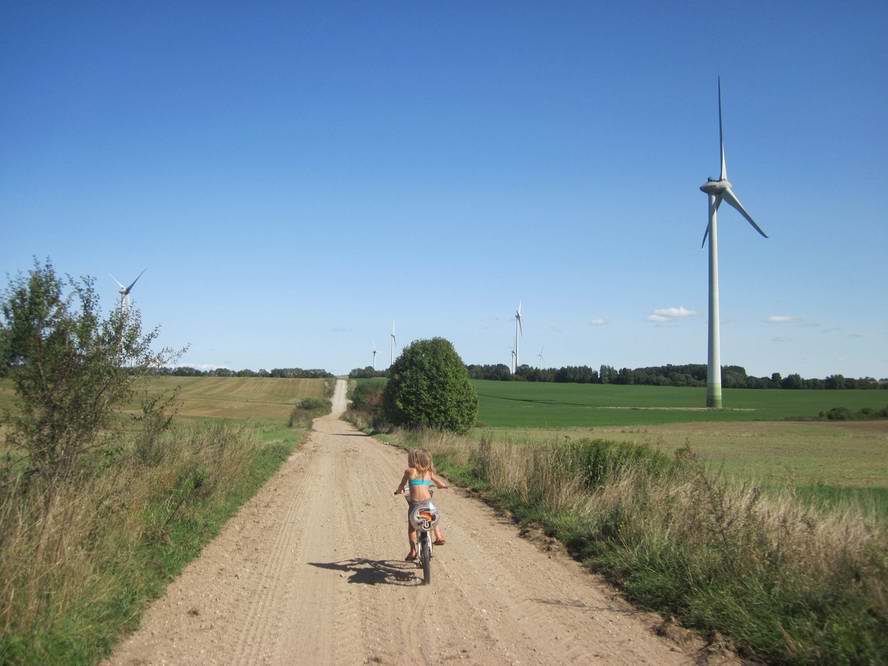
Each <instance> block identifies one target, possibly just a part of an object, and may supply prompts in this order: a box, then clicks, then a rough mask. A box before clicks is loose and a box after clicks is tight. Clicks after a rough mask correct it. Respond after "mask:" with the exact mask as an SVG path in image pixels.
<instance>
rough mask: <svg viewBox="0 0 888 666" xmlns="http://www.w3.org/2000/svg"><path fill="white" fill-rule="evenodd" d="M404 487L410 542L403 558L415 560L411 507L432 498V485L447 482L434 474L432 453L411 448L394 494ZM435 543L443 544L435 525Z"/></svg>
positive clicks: (397, 493) (443, 485) (442, 485)
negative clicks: (406, 489) (407, 551)
mask: <svg viewBox="0 0 888 666" xmlns="http://www.w3.org/2000/svg"><path fill="white" fill-rule="evenodd" d="M405 487H407V488H409V493H408V494H407V497H406V499H407V504H408V508H407V539H408V540H409V542H410V552H409V553H407V557H406V558H404V559H406V560H408V561H410V560H415V559H416V556H417V553H416V529H414V527H413V526H412V525H411V524H410V512H411V511H412V510H413V507H414V506H416V505H417V504H419V503H420V502H428V501H430V500H431V499H432V487H437V488H447V487H448V486H447V483H446V482H445V481H444V480H443V479H442V478H441V477H439V476H438V475H437V474H435V467H434V465H432V454H430V453H429V452H428V451H426V450H425V449H411V450H410V451H409V452H408V454H407V469H406V470H404V476H402V477H401V483H399V484H398V488H397V490H395V495H399V494H401V493H402V492H404V489H405ZM434 534H435V542H434V543H435V545H436V546H443V545H444V535H443V534H442V533H441V530H440V528H439V527H438V526H437V525H436V526H435V530H434Z"/></svg>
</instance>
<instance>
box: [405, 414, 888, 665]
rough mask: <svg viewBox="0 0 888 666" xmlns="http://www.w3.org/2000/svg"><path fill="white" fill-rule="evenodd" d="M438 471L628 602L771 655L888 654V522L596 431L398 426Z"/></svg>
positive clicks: (799, 659)
mask: <svg viewBox="0 0 888 666" xmlns="http://www.w3.org/2000/svg"><path fill="white" fill-rule="evenodd" d="M395 439H396V441H397V442H398V443H399V444H400V445H402V446H422V447H424V448H427V449H429V450H430V451H431V452H432V453H433V455H434V456H435V461H436V463H437V465H438V467H439V469H441V470H442V471H443V472H444V473H446V474H448V475H449V476H450V477H451V478H452V479H453V480H455V481H457V482H459V483H462V484H464V485H468V486H471V487H474V488H476V489H478V490H480V491H482V492H483V493H484V494H485V496H486V497H487V498H488V499H489V500H490V501H493V502H495V503H497V504H498V505H500V506H504V507H506V508H508V509H510V510H511V511H512V512H513V513H514V515H516V517H518V518H519V519H521V520H523V521H526V522H531V523H536V524H539V525H541V526H542V527H543V528H544V529H545V530H546V531H547V533H549V534H550V535H552V536H556V537H558V538H559V539H561V540H562V541H563V542H564V543H565V544H566V545H567V547H568V549H569V550H570V551H571V552H572V553H573V554H574V556H575V557H577V558H579V559H581V560H582V561H584V562H585V563H586V564H587V565H589V566H590V567H591V568H593V569H595V570H596V571H599V572H602V573H604V574H605V575H606V576H608V577H609V578H610V579H611V580H612V581H614V582H615V583H616V584H618V585H620V586H621V587H622V589H623V590H624V591H625V593H626V595H627V596H628V597H629V598H631V599H633V600H634V601H635V602H636V603H638V604H640V605H642V606H644V607H647V608H651V609H655V610H658V611H660V612H662V613H665V614H667V615H672V616H675V617H677V618H679V619H680V620H681V621H682V622H683V623H684V624H685V625H687V626H690V627H694V628H697V629H699V630H701V631H702V632H704V633H705V634H708V635H710V636H714V635H715V634H716V632H718V633H720V634H723V635H726V636H729V637H730V638H731V639H732V640H733V642H734V644H735V646H736V649H737V650H738V651H739V652H740V653H741V654H743V655H746V656H749V657H754V658H759V659H765V660H767V661H771V662H774V663H793V664H815V663H817V664H819V663H853V664H874V663H886V662H888V534H886V530H885V527H884V525H883V524H881V523H879V522H878V521H876V520H874V519H872V517H870V516H867V515H865V514H864V513H862V512H860V511H858V510H856V509H854V508H853V507H850V506H849V507H846V508H844V509H841V510H838V509H833V510H823V509H818V508H816V507H813V506H811V505H810V504H808V503H805V502H802V501H800V500H799V499H798V498H796V497H795V496H794V495H793V493H792V491H791V490H787V491H786V492H784V493H782V494H779V495H773V494H763V493H761V492H760V491H759V489H758V488H756V487H755V486H754V485H752V484H749V483H734V482H729V481H728V480H726V479H725V478H723V477H721V476H719V475H717V474H714V473H713V472H711V471H708V470H707V469H706V468H705V467H704V465H703V464H701V463H700V462H699V461H698V460H696V459H695V457H694V456H693V454H692V453H691V452H690V451H689V450H687V449H685V450H681V451H678V452H677V453H676V455H675V456H674V457H669V456H666V455H663V454H660V453H656V452H653V451H651V450H649V449H647V448H645V447H639V446H633V445H627V444H617V443H613V442H607V441H602V440H597V441H595V440H586V441H580V442H568V443H565V442H563V441H562V442H550V443H538V444H535V445H533V446H526V445H516V444H513V443H510V442H504V441H498V442H492V441H489V440H486V439H484V440H482V441H481V442H480V443H475V442H471V441H469V440H467V439H465V438H462V437H457V436H453V435H449V434H441V433H433V432H420V433H399V434H397V435H396V437H395Z"/></svg>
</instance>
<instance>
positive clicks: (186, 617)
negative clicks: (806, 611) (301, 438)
mask: <svg viewBox="0 0 888 666" xmlns="http://www.w3.org/2000/svg"><path fill="white" fill-rule="evenodd" d="M345 388H346V385H345V382H344V381H339V382H338V383H337V386H336V393H335V395H334V401H333V402H334V409H333V414H331V415H330V416H327V417H324V418H321V419H317V420H316V421H315V431H314V432H313V433H312V435H311V436H310V438H309V440H308V441H307V442H306V444H305V445H304V446H303V447H302V448H301V449H300V450H299V451H298V452H296V453H295V454H294V455H293V456H292V457H291V458H290V459H289V460H288V461H287V462H286V463H284V465H283V466H282V468H281V470H280V471H279V472H278V473H277V474H276V475H275V476H274V477H273V478H272V479H271V480H270V481H269V482H268V483H267V484H266V485H265V486H264V487H263V488H262V489H261V490H260V491H259V493H258V494H257V495H256V496H255V497H254V498H253V499H252V500H251V501H250V502H249V503H248V504H246V505H245V506H244V507H243V508H242V509H241V511H240V512H239V513H238V514H237V515H236V516H235V517H233V518H232V519H231V520H230V521H229V522H228V523H227V524H226V526H225V527H224V529H223V530H222V532H221V534H220V535H219V536H218V537H217V538H216V539H215V540H214V541H213V542H212V543H210V544H209V545H208V546H207V547H206V548H205V549H204V552H203V554H202V555H201V557H200V558H198V559H197V560H195V561H194V562H193V563H191V564H190V565H189V566H188V567H187V568H186V569H185V571H184V572H183V573H182V575H181V576H180V577H179V578H178V579H177V580H176V581H175V582H174V583H173V584H171V585H170V587H169V589H168V591H167V594H166V596H165V597H164V598H162V599H160V600H158V601H157V602H156V603H154V604H153V605H152V607H151V608H150V609H149V611H148V613H147V614H146V616H145V618H144V620H143V622H142V626H141V628H140V629H139V630H138V631H137V632H136V633H135V634H133V635H132V636H130V637H129V638H127V639H126V640H125V641H123V642H122V643H121V644H120V645H119V646H118V647H117V649H116V650H115V651H114V654H113V655H112V657H111V659H110V661H109V662H108V663H110V664H365V663H370V664H411V665H414V666H415V665H417V664H440V663H450V662H454V661H462V662H463V663H469V664H568V663H579V664H598V663H601V664H674V663H690V662H693V661H694V655H692V654H691V653H686V652H684V651H682V650H680V649H679V648H678V646H677V645H676V644H675V643H673V642H670V641H668V640H665V639H663V638H660V637H658V636H656V635H655V634H654V632H653V626H654V624H655V623H656V618H655V617H653V616H651V615H648V614H643V613H638V612H636V611H634V610H633V609H632V608H631V607H630V606H628V605H627V604H626V603H625V602H623V601H621V600H620V599H619V598H618V597H617V596H616V595H615V593H614V592H613V590H612V589H610V588H609V587H608V586H607V585H605V584H604V583H602V582H601V581H600V580H598V579H597V578H596V577H594V576H592V575H589V574H588V573H586V572H584V571H583V570H582V569H581V568H580V567H579V566H578V565H577V564H576V563H574V562H572V561H571V560H569V559H568V558H567V557H566V556H564V555H563V554H561V553H560V552H557V551H556V552H545V551H544V550H543V549H542V548H540V547H539V546H538V545H535V544H534V543H531V542H530V541H528V540H526V539H523V538H521V537H520V536H519V534H518V530H517V529H516V528H515V527H514V526H513V525H512V524H511V523H510V522H509V521H507V520H505V519H503V517H501V516H498V515H497V514H496V513H495V512H494V511H493V510H491V509H490V508H489V507H487V506H486V505H484V504H483V503H481V502H479V501H478V500H476V499H473V498H471V497H468V496H465V495H464V494H463V493H462V492H461V491H459V490H441V491H438V493H437V494H436V502H437V503H438V505H439V506H440V507H441V510H442V512H443V514H444V522H443V525H444V527H445V530H446V537H447V545H445V546H442V547H440V548H436V549H435V557H434V559H433V562H432V565H433V582H432V585H430V586H423V585H421V584H420V582H421V580H420V577H419V576H420V574H421V571H420V570H418V569H417V568H416V566H415V565H414V564H411V563H407V562H404V561H403V559H402V558H403V557H404V555H405V554H406V552H407V543H406V529H405V526H406V516H405V514H406V503H405V501H404V499H403V498H401V497H395V496H394V495H393V494H392V491H393V490H394V488H395V486H396V485H397V483H398V481H399V480H400V477H401V473H402V472H403V470H404V467H405V462H406V456H405V454H404V453H403V452H401V451H398V450H396V449H394V448H392V447H389V446H386V445H384V444H380V443H378V442H376V441H375V440H373V439H372V438H370V437H367V436H365V435H363V433H360V432H359V431H356V430H355V429H354V428H353V427H352V426H350V425H349V424H347V423H345V422H343V421H341V420H340V419H339V418H338V416H339V415H340V414H341V413H342V411H343V410H344V408H345Z"/></svg>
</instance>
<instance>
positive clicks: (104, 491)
mask: <svg viewBox="0 0 888 666" xmlns="http://www.w3.org/2000/svg"><path fill="white" fill-rule="evenodd" d="M305 434H306V430H305V429H304V428H296V429H289V428H286V427H284V426H283V425H273V424H243V423H237V422H225V423H220V422H207V423H188V424H178V425H176V426H175V427H173V428H172V429H171V430H170V431H168V432H165V433H163V434H161V435H160V436H159V437H157V438H155V439H154V440H153V441H152V440H150V438H145V437H143V436H140V435H138V434H133V435H132V436H131V437H129V438H128V439H127V440H126V441H124V442H122V443H121V444H120V445H119V446H118V447H116V448H115V449H113V450H110V451H108V450H103V451H102V452H101V454H100V455H97V456H96V458H95V460H93V461H92V464H91V465H90V467H89V471H88V472H85V473H84V474H82V475H81V476H79V477H78V478H77V479H76V480H74V481H72V482H69V483H63V484H59V485H58V486H57V487H54V488H52V489H50V490H49V491H47V489H46V488H40V489H36V488H35V489H33V490H32V489H30V488H28V487H27V484H28V480H27V478H26V477H23V475H21V474H18V473H17V471H16V470H15V469H14V466H10V465H8V466H7V467H5V468H4V469H3V477H2V479H0V494H2V496H0V585H2V588H0V664H52V663H58V664H61V663H64V664H92V663H95V662H96V661H98V660H99V659H101V658H102V657H103V656H105V655H107V654H108V653H109V652H110V650H111V647H112V646H113V645H114V643H115V642H116V641H117V640H118V638H119V637H120V635H121V634H122V633H124V632H126V631H128V630H132V629H134V628H135V627H136V626H138V622H139V619H140V617H141V615H142V613H143V611H144V610H145V608H146V607H147V605H148V603H149V602H150V601H151V600H152V599H155V598H157V597H159V596H160V595H162V594H163V592H164V590H165V588H166V586H167V584H168V583H169V582H170V581H171V580H172V579H173V578H174V577H175V576H176V575H177V574H178V573H179V572H180V571H181V570H182V568H183V567H184V566H185V565H186V564H187V563H188V562H189V561H191V560H192V559H194V558H195V557H197V556H198V555H199V554H200V551H201V549H202V548H203V546H204V545H205V544H206V543H208V542H209V541H210V540H211V539H212V538H213V537H214V536H215V535H216V534H217V533H218V531H219V530H220V529H221V527H222V526H223V525H224V523H225V522H226V521H227V520H228V518H229V517H231V516H232V515H233V514H234V513H235V512H236V511H237V510H238V508H239V507H240V506H241V505H242V504H243V503H244V502H246V501H247V500H248V499H249V498H250V497H252V496H253V495H254V494H255V492H256V491H257V490H258V489H259V488H260V487H261V486H262V484H263V483H264V482H265V481H266V480H267V479H268V478H269V477H271V476H272V474H274V472H275V471H276V470H277V469H278V467H279V466H280V465H281V463H282V462H283V461H284V460H286V458H287V457H288V456H289V455H290V453H291V452H292V451H293V450H294V448H295V447H296V446H298V445H299V444H300V443H301V442H302V440H303V438H304V436H305ZM38 498H39V501H37V500H38Z"/></svg>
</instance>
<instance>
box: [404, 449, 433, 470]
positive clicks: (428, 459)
mask: <svg viewBox="0 0 888 666" xmlns="http://www.w3.org/2000/svg"><path fill="white" fill-rule="evenodd" d="M407 464H408V465H410V467H412V468H414V469H415V470H416V471H417V472H430V471H432V470H433V469H434V468H433V466H432V454H431V453H429V452H428V451H426V450H425V449H410V452H409V453H408V454H407Z"/></svg>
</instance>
